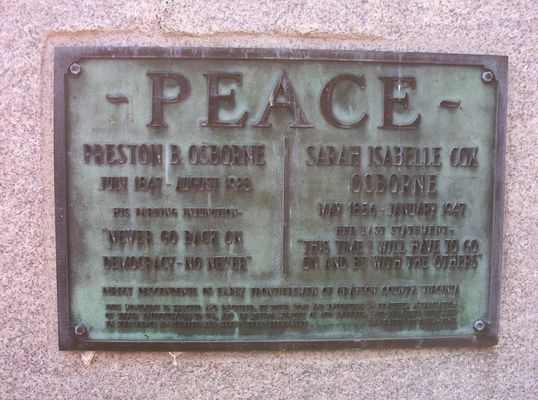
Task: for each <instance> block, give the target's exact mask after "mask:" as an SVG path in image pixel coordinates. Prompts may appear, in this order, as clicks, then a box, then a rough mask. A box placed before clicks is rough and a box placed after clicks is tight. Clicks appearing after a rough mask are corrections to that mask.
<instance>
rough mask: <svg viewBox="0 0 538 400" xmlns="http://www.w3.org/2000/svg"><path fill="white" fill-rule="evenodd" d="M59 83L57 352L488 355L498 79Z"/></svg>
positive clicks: (395, 70) (63, 56)
mask: <svg viewBox="0 0 538 400" xmlns="http://www.w3.org/2000/svg"><path fill="white" fill-rule="evenodd" d="M55 62H56V66H55V74H56V75H55V165H56V171H55V184H56V221H57V264H58V307H59V334H60V348H61V349H112V350H113V349H117V350H120V349H134V350H140V349H153V350H170V349H176V348H177V349H219V348H220V349H243V348H264V347H277V348H278V347H287V348H300V347H305V346H318V347H328V346H332V345H337V346H346V345H349V346H353V345H359V346H368V345H370V344H372V343H375V344H376V346H378V345H390V344H394V343H396V344H398V345H406V344H409V345H413V346H416V345H417V344H420V345H428V344H451V343H456V344H494V343H496V340H497V330H498V297H499V293H498V292H499V271H500V254H501V238H502V206H503V179H504V178H503V174H504V173H503V168H504V129H505V112H506V111H505V110H506V68H507V67H506V65H507V60H506V58H505V57H501V56H470V55H469V56H467V55H446V54H405V53H376V52H366V53H362V52H342V51H317V50H316V51H314V50H261V49H156V48H58V49H57V50H56V56H55Z"/></svg>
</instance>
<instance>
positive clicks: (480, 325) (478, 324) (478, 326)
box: [473, 319, 487, 332]
mask: <svg viewBox="0 0 538 400" xmlns="http://www.w3.org/2000/svg"><path fill="white" fill-rule="evenodd" d="M486 327H487V324H486V323H485V322H484V321H482V320H481V319H478V320H476V321H475V322H474V324H473V329H474V330H475V331H476V332H484V331H485V330H486Z"/></svg>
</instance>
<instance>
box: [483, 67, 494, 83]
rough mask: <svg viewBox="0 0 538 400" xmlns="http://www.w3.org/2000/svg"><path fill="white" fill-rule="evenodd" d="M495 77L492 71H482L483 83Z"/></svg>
mask: <svg viewBox="0 0 538 400" xmlns="http://www.w3.org/2000/svg"><path fill="white" fill-rule="evenodd" d="M494 78H495V75H493V72H491V71H489V70H487V71H484V72H483V73H482V81H484V82H485V83H490V82H491V81H493V79H494Z"/></svg>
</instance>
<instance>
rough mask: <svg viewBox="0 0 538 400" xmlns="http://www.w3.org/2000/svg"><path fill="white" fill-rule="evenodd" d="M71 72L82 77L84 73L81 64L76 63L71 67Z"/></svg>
mask: <svg viewBox="0 0 538 400" xmlns="http://www.w3.org/2000/svg"><path fill="white" fill-rule="evenodd" d="M69 72H71V75H75V76H77V75H80V73H81V72H82V67H81V65H80V64H79V63H76V62H74V63H73V64H71V65H70V66H69Z"/></svg>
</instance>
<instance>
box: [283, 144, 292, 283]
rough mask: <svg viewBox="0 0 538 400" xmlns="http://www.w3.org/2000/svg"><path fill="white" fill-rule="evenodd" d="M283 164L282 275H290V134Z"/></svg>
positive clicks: (284, 148) (285, 145) (285, 146)
mask: <svg viewBox="0 0 538 400" xmlns="http://www.w3.org/2000/svg"><path fill="white" fill-rule="evenodd" d="M282 151H283V156H284V157H283V158H284V162H283V166H282V186H283V188H282V276H284V277H287V276H288V258H289V251H290V227H289V221H290V194H289V191H290V172H289V164H290V154H289V146H288V136H286V135H284V139H283V149H282Z"/></svg>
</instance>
